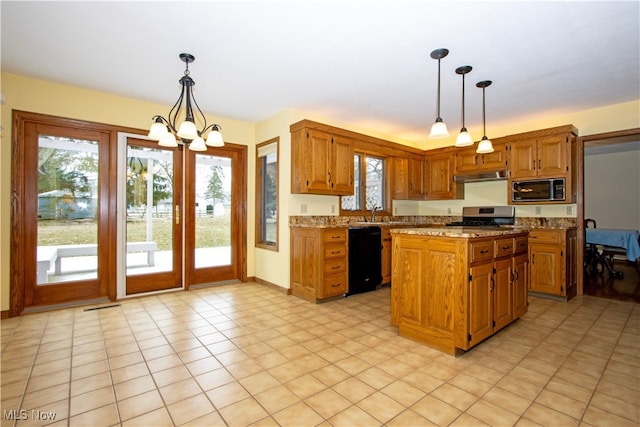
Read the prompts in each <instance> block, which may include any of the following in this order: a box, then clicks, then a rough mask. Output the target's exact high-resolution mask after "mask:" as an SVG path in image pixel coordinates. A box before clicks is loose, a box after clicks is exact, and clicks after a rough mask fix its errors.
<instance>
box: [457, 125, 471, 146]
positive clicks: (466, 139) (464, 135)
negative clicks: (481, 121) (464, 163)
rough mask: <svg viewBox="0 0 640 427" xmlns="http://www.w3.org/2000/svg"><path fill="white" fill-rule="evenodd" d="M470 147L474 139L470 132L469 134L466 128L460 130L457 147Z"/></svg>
mask: <svg viewBox="0 0 640 427" xmlns="http://www.w3.org/2000/svg"><path fill="white" fill-rule="evenodd" d="M470 145H473V138H472V137H471V134H470V133H469V132H467V129H466V128H462V129H460V133H459V134H458V137H457V138H456V144H455V146H456V147H468V146H470Z"/></svg>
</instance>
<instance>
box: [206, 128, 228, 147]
mask: <svg viewBox="0 0 640 427" xmlns="http://www.w3.org/2000/svg"><path fill="white" fill-rule="evenodd" d="M207 145H208V146H210V147H222V146H224V139H223V138H222V134H221V133H220V132H219V131H217V130H212V131H211V132H209V136H207Z"/></svg>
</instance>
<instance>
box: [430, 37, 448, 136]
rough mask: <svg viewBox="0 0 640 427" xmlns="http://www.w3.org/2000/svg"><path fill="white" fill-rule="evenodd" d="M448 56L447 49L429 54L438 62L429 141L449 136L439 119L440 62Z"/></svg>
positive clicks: (440, 118) (444, 125)
mask: <svg viewBox="0 0 640 427" xmlns="http://www.w3.org/2000/svg"><path fill="white" fill-rule="evenodd" d="M448 54H449V49H444V48H442V49H436V50H434V51H433V52H431V58H433V59H437V60H438V96H437V99H436V121H435V123H434V124H433V126H431V134H429V138H431V139H441V138H446V137H448V136H449V131H448V130H447V125H446V124H445V123H444V122H443V121H442V117H440V60H441V59H442V58H444V57H445V56H447V55H448Z"/></svg>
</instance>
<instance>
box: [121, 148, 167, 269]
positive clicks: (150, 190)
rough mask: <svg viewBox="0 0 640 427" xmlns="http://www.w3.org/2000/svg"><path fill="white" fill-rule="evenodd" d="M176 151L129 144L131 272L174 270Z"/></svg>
mask: <svg viewBox="0 0 640 427" xmlns="http://www.w3.org/2000/svg"><path fill="white" fill-rule="evenodd" d="M173 220H174V216H173V152H172V151H169V150H162V149H156V148H147V147H139V146H134V145H129V146H127V227H126V228H127V257H126V268H127V275H135V274H147V273H153V272H160V271H171V270H173Z"/></svg>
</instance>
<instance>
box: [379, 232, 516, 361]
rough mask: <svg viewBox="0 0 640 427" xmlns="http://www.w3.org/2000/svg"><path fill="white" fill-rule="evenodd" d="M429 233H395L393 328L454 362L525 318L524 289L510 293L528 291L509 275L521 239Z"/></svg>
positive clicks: (513, 236) (393, 241)
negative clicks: (455, 356)
mask: <svg viewBox="0 0 640 427" xmlns="http://www.w3.org/2000/svg"><path fill="white" fill-rule="evenodd" d="M429 233H430V232H429V231H428V229H427V230H425V232H424V233H420V232H416V231H415V229H414V230H412V231H411V233H403V232H402V230H393V231H392V237H393V240H392V251H393V253H392V286H391V324H392V325H394V326H397V327H398V332H399V334H400V335H401V336H404V337H406V338H410V339H413V340H416V341H419V342H422V343H424V344H427V345H429V346H431V347H433V348H436V349H438V350H440V351H443V352H445V353H448V354H457V353H458V352H459V351H460V350H468V349H470V348H471V347H473V346H474V345H476V344H478V343H479V342H481V341H483V340H484V339H486V338H488V337H489V336H491V335H493V334H494V333H496V332H497V331H498V330H499V329H500V328H503V327H504V326H506V325H508V324H509V323H511V322H513V321H514V320H515V319H517V318H519V317H520V316H522V315H523V314H524V313H526V309H527V305H526V297H524V299H525V302H524V304H523V303H522V299H523V294H526V288H523V289H515V288H514V286H516V285H517V286H523V285H524V286H526V283H525V281H517V280H515V277H516V276H515V275H514V274H513V269H514V265H518V266H519V268H522V267H521V263H522V261H523V260H522V256H523V255H524V257H525V258H526V253H524V254H517V253H516V251H518V250H520V251H521V250H522V249H521V248H522V242H523V241H525V242H526V238H527V237H526V236H527V234H526V232H525V233H505V234H504V235H501V236H491V237H474V238H464V237H461V234H464V232H458V234H456V233H457V232H455V231H452V232H450V233H447V234H446V235H445V236H443V235H430V234H429ZM523 239H524V240H523ZM519 248H520V249H519ZM516 259H517V261H515V260H516ZM525 262H526V261H525ZM516 298H520V301H518V300H517V299H516ZM516 305H518V310H516V309H515V307H516ZM523 311H524V312H523Z"/></svg>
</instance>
